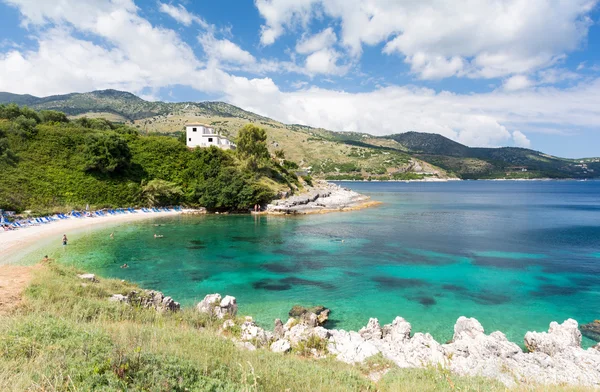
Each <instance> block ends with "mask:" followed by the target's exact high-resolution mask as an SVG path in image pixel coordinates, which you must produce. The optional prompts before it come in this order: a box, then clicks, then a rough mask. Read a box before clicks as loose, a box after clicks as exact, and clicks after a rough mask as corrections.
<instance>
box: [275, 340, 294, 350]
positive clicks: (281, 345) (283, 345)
mask: <svg viewBox="0 0 600 392" xmlns="http://www.w3.org/2000/svg"><path fill="white" fill-rule="evenodd" d="M291 349H292V346H291V345H290V342H288V341H287V340H285V339H279V340H278V341H276V342H274V343H273V344H271V351H273V352H274V353H287V352H288V351H290V350H291Z"/></svg>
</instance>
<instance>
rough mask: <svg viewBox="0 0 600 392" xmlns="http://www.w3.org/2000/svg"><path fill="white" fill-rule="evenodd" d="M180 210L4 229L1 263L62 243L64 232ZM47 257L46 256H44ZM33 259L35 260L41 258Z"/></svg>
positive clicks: (168, 214)
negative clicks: (37, 249) (31, 251)
mask: <svg viewBox="0 0 600 392" xmlns="http://www.w3.org/2000/svg"><path fill="white" fill-rule="evenodd" d="M181 213H182V212H179V211H169V212H166V211H161V212H151V213H145V212H141V211H139V212H137V213H135V214H119V215H108V216H103V217H94V218H70V219H66V220H61V221H57V222H52V223H46V224H41V225H39V226H32V227H26V228H22V229H18V230H12V231H2V232H0V265H2V264H12V263H15V262H16V261H18V260H20V259H22V258H23V257H22V256H23V255H24V254H26V253H30V250H33V249H36V248H40V247H42V246H45V245H49V244H51V243H52V242H56V243H57V244H58V243H60V241H61V238H62V235H63V234H67V237H68V236H69V235H70V234H73V233H76V232H80V231H85V230H89V229H92V228H93V229H94V230H95V229H98V228H102V227H108V226H113V225H119V224H122V223H128V222H136V221H141V220H147V219H152V218H160V217H166V216H174V215H178V214H181ZM42 257H43V256H42ZM39 259H41V257H39V258H38V259H37V260H31V263H34V262H36V261H39Z"/></svg>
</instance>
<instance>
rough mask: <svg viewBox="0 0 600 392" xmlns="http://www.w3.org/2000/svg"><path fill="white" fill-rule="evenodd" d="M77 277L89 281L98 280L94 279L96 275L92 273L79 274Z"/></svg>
mask: <svg viewBox="0 0 600 392" xmlns="http://www.w3.org/2000/svg"><path fill="white" fill-rule="evenodd" d="M77 277H78V278H79V279H83V280H88V281H90V282H98V279H96V275H94V274H80V275H77Z"/></svg>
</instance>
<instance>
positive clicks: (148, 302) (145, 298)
mask: <svg viewBox="0 0 600 392" xmlns="http://www.w3.org/2000/svg"><path fill="white" fill-rule="evenodd" d="M109 301H114V302H123V303H127V304H130V305H134V306H140V307H142V308H147V309H154V310H156V311H157V312H166V311H170V312H176V311H178V310H179V309H180V308H181V306H180V305H179V302H175V301H174V300H173V298H171V297H167V296H165V295H164V294H163V293H161V292H160V291H154V290H142V291H136V290H134V291H131V292H130V293H129V294H127V295H122V294H113V295H112V296H111V297H110V298H109Z"/></svg>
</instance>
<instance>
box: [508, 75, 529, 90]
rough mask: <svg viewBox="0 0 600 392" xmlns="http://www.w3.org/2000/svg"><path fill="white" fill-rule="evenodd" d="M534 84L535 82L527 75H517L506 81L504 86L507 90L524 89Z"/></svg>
mask: <svg viewBox="0 0 600 392" xmlns="http://www.w3.org/2000/svg"><path fill="white" fill-rule="evenodd" d="M531 86H533V82H532V81H531V80H529V78H528V77H527V76H525V75H515V76H511V77H510V78H508V79H506V80H505V81H504V85H503V86H502V87H503V88H504V89H505V90H507V91H517V90H523V89H525V88H529V87H531Z"/></svg>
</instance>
